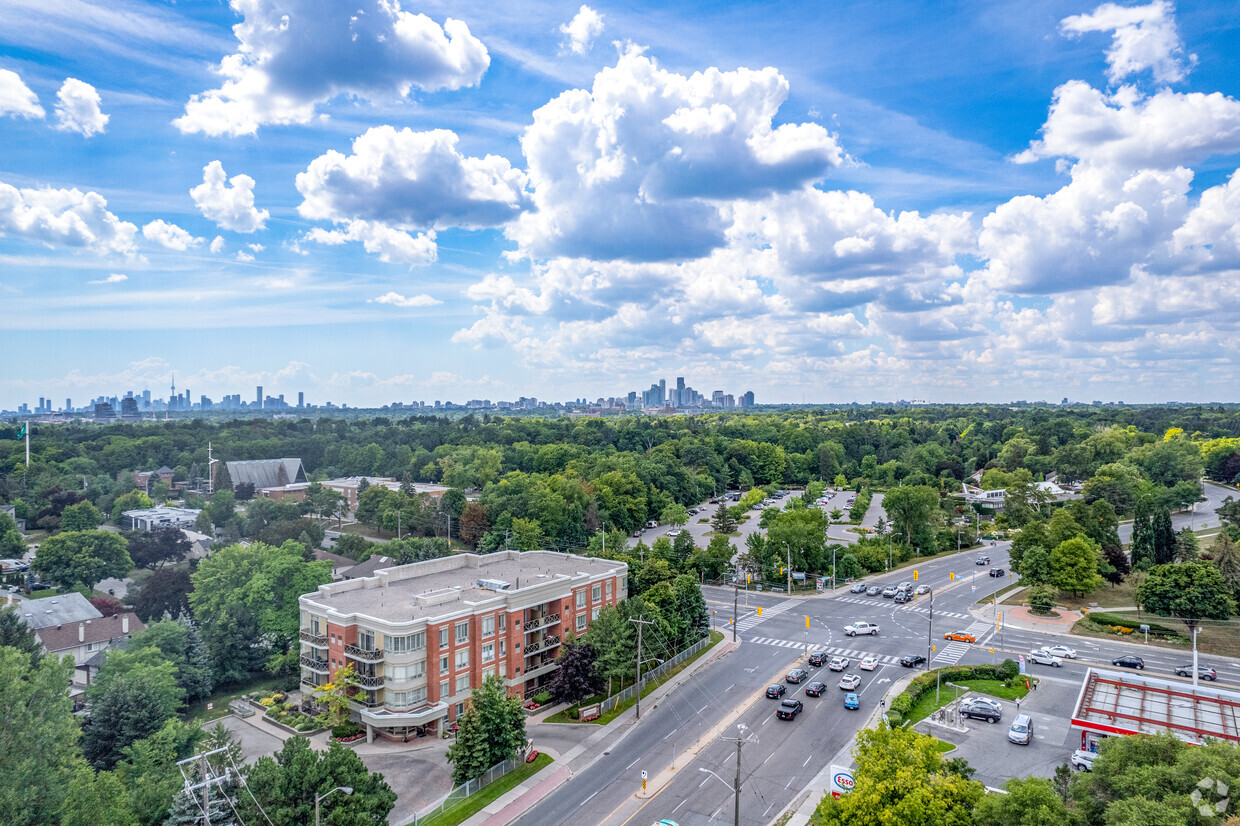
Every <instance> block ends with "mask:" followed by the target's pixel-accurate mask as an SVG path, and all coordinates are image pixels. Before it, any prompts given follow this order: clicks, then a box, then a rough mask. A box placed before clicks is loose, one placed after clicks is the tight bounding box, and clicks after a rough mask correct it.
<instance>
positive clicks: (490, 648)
mask: <svg viewBox="0 0 1240 826" xmlns="http://www.w3.org/2000/svg"><path fill="white" fill-rule="evenodd" d="M493 659H495V643H493V642H488V643H484V644H483V646H482V661H483V662H484V663H489V662H490V661H491V660H493Z"/></svg>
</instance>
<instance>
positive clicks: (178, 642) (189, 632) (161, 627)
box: [126, 614, 215, 703]
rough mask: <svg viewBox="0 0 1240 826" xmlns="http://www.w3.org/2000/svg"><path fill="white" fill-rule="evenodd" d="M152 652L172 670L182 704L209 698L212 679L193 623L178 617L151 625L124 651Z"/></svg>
mask: <svg viewBox="0 0 1240 826" xmlns="http://www.w3.org/2000/svg"><path fill="white" fill-rule="evenodd" d="M145 648H154V649H155V650H157V651H158V652H159V653H160V654H161V655H162V656H163V658H164V659H165V660H167V661H168V662H170V663H172V664H173V665H175V666H176V669H177V671H176V680H177V685H179V686H180V687H181V690H182V691H184V692H185V700H186V702H190V703H193V702H197V701H198V700H203V699H206V698H207V697H210V696H211V690H212V689H213V688H214V687H215V675H214V673H213V672H212V670H211V661H210V657H209V656H208V653H207V648H206V645H205V644H204V643H203V641H202V637H201V636H200V635H199V634H198V626H197V625H196V624H195V623H194V621H193V619H192V618H190V617H189V616H188V615H186V614H182V615H181V616H179V617H178V618H177V619H174V620H173V619H166V620H160V621H159V622H154V623H151V624H150V625H148V626H147V627H146V630H144V631H140V632H138V633H137V634H134V635H133V638H132V639H130V640H129V646H128V648H127V649H126V650H128V651H131V652H132V651H141V650H143V649H145Z"/></svg>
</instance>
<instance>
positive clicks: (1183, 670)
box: [1175, 663, 1218, 682]
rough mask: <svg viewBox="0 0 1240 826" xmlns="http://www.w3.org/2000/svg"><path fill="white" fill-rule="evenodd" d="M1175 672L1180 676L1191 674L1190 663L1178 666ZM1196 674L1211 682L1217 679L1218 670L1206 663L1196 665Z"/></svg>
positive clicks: (1189, 675) (1191, 667)
mask: <svg viewBox="0 0 1240 826" xmlns="http://www.w3.org/2000/svg"><path fill="white" fill-rule="evenodd" d="M1175 673H1176V674H1177V675H1178V676H1180V677H1191V676H1193V666H1192V663H1189V664H1188V665H1182V666H1180V667H1179V668H1177V669H1176V670H1175ZM1197 676H1198V677H1199V678H1201V679H1203V680H1210V681H1211V682H1213V681H1214V680H1217V679H1218V672H1217V671H1215V670H1214V669H1213V668H1211V667H1210V666H1208V665H1198V666H1197Z"/></svg>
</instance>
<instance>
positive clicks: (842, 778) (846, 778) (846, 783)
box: [832, 772, 853, 792]
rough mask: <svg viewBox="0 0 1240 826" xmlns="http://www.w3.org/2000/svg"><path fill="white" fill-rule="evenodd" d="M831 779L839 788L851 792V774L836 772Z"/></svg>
mask: <svg viewBox="0 0 1240 826" xmlns="http://www.w3.org/2000/svg"><path fill="white" fill-rule="evenodd" d="M832 780H834V782H835V785H837V786H839V787H840V788H841V789H844V790H845V791H849V792H851V791H852V789H853V777H852V775H851V774H847V773H845V772H836V775H835V777H834V778H832Z"/></svg>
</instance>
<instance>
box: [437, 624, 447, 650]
mask: <svg viewBox="0 0 1240 826" xmlns="http://www.w3.org/2000/svg"><path fill="white" fill-rule="evenodd" d="M439 647H440V648H447V647H448V626H446V625H445V626H444V627H443V628H440V629H439Z"/></svg>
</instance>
